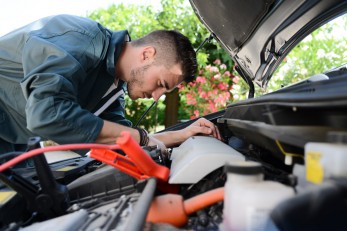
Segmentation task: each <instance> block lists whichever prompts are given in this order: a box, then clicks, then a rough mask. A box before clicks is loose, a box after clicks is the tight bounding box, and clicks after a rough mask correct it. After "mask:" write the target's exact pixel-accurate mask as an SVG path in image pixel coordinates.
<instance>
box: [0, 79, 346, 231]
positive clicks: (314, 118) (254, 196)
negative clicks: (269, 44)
mask: <svg viewBox="0 0 347 231" xmlns="http://www.w3.org/2000/svg"><path fill="white" fill-rule="evenodd" d="M343 77H344V76H339V77H334V78H332V79H331V80H329V81H323V82H313V83H312V82H307V83H301V84H299V85H297V86H292V87H290V89H288V88H287V89H282V90H280V91H279V92H276V93H273V94H269V95H266V96H263V97H259V98H257V99H249V100H246V101H244V102H240V103H236V104H232V105H229V106H228V108H227V109H226V110H225V111H223V112H221V113H217V114H215V115H210V116H209V117H206V118H208V119H209V120H210V121H212V122H213V123H214V124H215V125H216V126H218V128H219V130H220V132H221V135H222V137H223V141H220V140H217V139H215V138H212V137H208V136H193V137H191V138H189V139H188V140H186V141H185V142H184V143H182V144H181V145H179V146H177V147H174V148H172V149H167V150H166V151H165V152H163V151H161V150H160V149H159V148H158V147H156V146H145V147H140V146H139V145H138V144H137V143H136V142H135V141H134V140H132V138H131V137H130V135H129V134H125V135H124V137H123V139H122V140H121V141H120V142H119V143H118V141H117V144H115V145H112V146H105V145H98V144H75V145H73V144H72V145H56V144H46V146H45V145H42V142H41V139H40V138H39V137H33V138H31V139H30V140H29V141H28V151H27V152H26V153H9V154H6V155H3V156H2V157H1V163H2V164H1V165H0V180H1V185H0V228H1V230H48V229H53V230H327V229H330V228H331V227H332V224H333V227H334V230H344V229H345V227H347V223H346V220H345V217H346V215H347V204H346V201H345V195H346V189H347V181H346V175H347V172H346V170H345V169H346V168H345V163H346V158H345V153H346V151H347V146H346V137H347V135H346V132H345V131H346V129H347V126H346V123H345V122H344V121H346V113H345V107H344V105H345V102H344V101H345V100H344V99H345V98H346V97H342V95H344V94H346V92H345V91H344V90H343V89H344V81H343ZM331 84H332V85H335V86H339V87H335V91H334V92H333V93H332V94H331V95H330V96H328V95H324V97H323V98H328V99H329V100H322V99H320V100H317V98H319V97H318V96H319V89H320V88H324V87H325V88H326V87H327V85H331ZM307 89H311V91H308V90H307ZM312 89H315V90H312ZM303 92H305V93H304V94H305V95H306V97H302V95H301V94H303ZM307 92H310V93H307ZM298 94H299V95H300V97H297V95H298ZM312 94H313V95H312ZM315 94H316V95H315ZM303 98H304V100H303ZM275 101H276V102H275ZM331 102H334V103H331ZM307 112H310V116H303V115H306V114H307ZM312 113H314V115H313V114H312ZM192 122H193V121H189V122H186V123H182V124H180V125H179V126H178V127H173V128H172V129H181V128H182V127H185V126H188V125H189V124H190V123H192ZM75 150H77V152H74V151H75ZM81 150H84V151H85V152H86V151H88V152H87V154H86V155H82V156H81V155H80V154H78V153H79V151H81Z"/></svg>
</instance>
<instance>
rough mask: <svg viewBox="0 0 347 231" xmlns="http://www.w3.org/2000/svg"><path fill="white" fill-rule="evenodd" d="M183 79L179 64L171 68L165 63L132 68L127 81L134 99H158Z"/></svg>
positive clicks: (129, 91)
mask: <svg viewBox="0 0 347 231" xmlns="http://www.w3.org/2000/svg"><path fill="white" fill-rule="evenodd" d="M182 80H183V79H182V70H181V67H180V65H179V64H176V65H174V66H172V67H171V68H170V69H167V68H166V67H164V66H163V65H155V64H153V63H151V64H145V65H143V66H141V67H138V68H133V69H132V70H131V72H130V79H129V81H127V84H128V94H129V97H130V98H131V99H132V100H136V99H138V98H153V99H154V100H155V101H158V99H159V98H160V96H162V95H163V94H165V93H166V92H169V91H171V90H173V89H174V88H175V87H176V86H177V85H178V84H179V83H180V82H182Z"/></svg>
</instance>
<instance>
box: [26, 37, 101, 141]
mask: <svg viewBox="0 0 347 231" xmlns="http://www.w3.org/2000/svg"><path fill="white" fill-rule="evenodd" d="M84 52H85V53H86V52H89V50H88V49H85V50H84ZM90 52H91V53H93V52H94V51H93V50H91V51H90ZM86 55H87V54H86ZM92 65H93V64H92ZM89 66H90V65H89ZM23 69H24V74H25V77H24V79H23V81H22V82H21V87H22V91H23V93H24V96H25V97H26V99H27V104H26V108H25V111H26V119H27V128H28V129H29V130H30V131H32V132H33V133H34V134H37V135H39V136H41V137H43V138H46V139H51V140H54V141H56V142H58V143H79V142H94V141H95V140H96V138H97V136H98V135H99V133H100V131H101V128H102V125H103V120H102V119H100V118H98V117H97V116H94V115H93V114H92V113H90V112H89V111H87V110H84V109H82V108H81V107H80V105H79V104H78V100H77V92H78V85H79V84H81V81H86V79H85V78H86V77H85V76H86V70H85V67H83V66H82V65H81V63H80V62H79V61H78V60H76V59H75V56H72V55H71V54H70V53H68V52H66V51H65V50H64V49H61V48H60V47H58V46H56V45H55V44H54V43H51V42H50V41H48V40H46V39H42V38H40V37H32V38H30V39H29V40H28V41H27V42H26V44H25V46H24V48H23Z"/></svg>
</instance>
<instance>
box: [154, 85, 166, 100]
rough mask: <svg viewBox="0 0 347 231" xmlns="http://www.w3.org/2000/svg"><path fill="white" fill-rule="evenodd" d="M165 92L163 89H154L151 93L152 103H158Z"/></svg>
mask: <svg viewBox="0 0 347 231" xmlns="http://www.w3.org/2000/svg"><path fill="white" fill-rule="evenodd" d="M165 92H166V89H164V88H159V89H156V90H154V91H153V92H152V98H153V99H154V101H158V100H159V98H160V97H161V96H162V95H163V94H165Z"/></svg>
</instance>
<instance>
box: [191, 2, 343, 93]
mask: <svg viewBox="0 0 347 231" xmlns="http://www.w3.org/2000/svg"><path fill="white" fill-rule="evenodd" d="M190 3H191V5H192V7H193V9H194V10H195V12H196V14H197V16H198V18H199V19H200V21H201V22H202V23H203V24H204V25H205V26H206V27H207V29H208V30H209V31H210V32H211V34H212V35H213V37H214V38H215V39H216V40H217V41H218V42H219V43H220V44H221V46H222V47H223V48H224V49H225V50H226V51H227V52H228V53H229V54H230V55H231V57H232V59H233V60H234V61H235V63H236V64H237V65H238V68H239V70H238V71H239V74H240V75H241V76H242V77H244V78H248V79H251V80H252V81H254V82H255V83H257V84H258V85H259V86H261V87H266V85H267V83H268V81H269V80H270V78H271V76H272V74H273V72H274V71H275V69H276V67H277V66H278V65H279V64H280V62H281V61H282V60H283V58H284V57H285V56H286V55H287V53H288V52H289V51H290V50H291V49H292V48H293V47H294V46H295V45H296V44H297V43H299V42H300V41H301V40H302V39H303V38H304V37H305V36H306V35H308V34H309V33H311V32H312V31H313V30H315V29H316V28H317V27H319V26H320V25H322V24H323V23H325V22H327V21H329V20H331V19H332V18H335V17H337V16H338V15H340V14H341V13H343V12H344V11H346V9H347V1H345V0H323V1H318V0H306V1H305V0H278V1H275V0H243V1H238V0H214V1H206V0H190Z"/></svg>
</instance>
